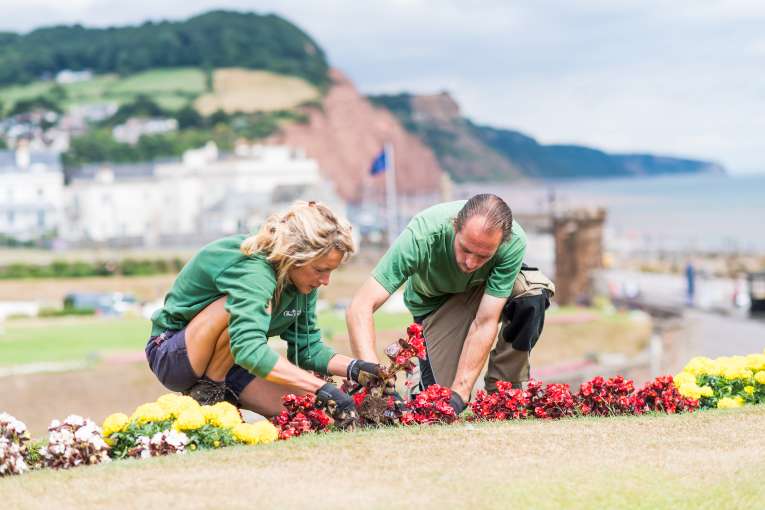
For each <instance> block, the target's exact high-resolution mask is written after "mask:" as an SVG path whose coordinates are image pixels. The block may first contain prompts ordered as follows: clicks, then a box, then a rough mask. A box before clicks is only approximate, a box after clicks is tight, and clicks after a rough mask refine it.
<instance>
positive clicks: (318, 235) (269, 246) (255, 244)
mask: <svg viewBox="0 0 765 510" xmlns="http://www.w3.org/2000/svg"><path fill="white" fill-rule="evenodd" d="M353 251H354V248H353V241H352V238H351V227H350V225H349V224H348V223H346V222H345V221H342V220H340V219H338V218H337V217H336V216H335V214H334V213H333V212H332V211H331V210H330V209H329V208H328V207H326V206H324V205H322V204H319V203H315V202H298V203H296V204H295V205H293V206H292V207H291V208H290V209H289V210H287V211H286V212H284V213H283V214H277V215H273V216H271V217H270V218H268V219H267V220H266V222H265V224H264V225H263V226H262V227H261V229H260V231H259V232H258V233H257V234H256V235H254V236H250V237H247V236H244V235H237V236H232V237H226V238H223V239H220V240H218V241H214V242H212V243H210V244H208V245H207V246H205V247H204V248H202V249H201V251H199V252H198V253H197V254H196V255H195V256H194V257H193V258H192V259H191V260H190V261H189V262H188V263H187V264H186V265H185V266H184V268H183V269H182V270H181V272H180V273H179V274H178V277H177V278H176V280H175V282H174V283H173V285H172V288H171V289H170V292H169V293H168V294H167V296H166V297H165V303H164V307H163V308H162V309H161V310H159V311H157V312H156V313H155V314H154V316H153V317H152V332H151V338H149V341H148V343H147V344H146V357H147V359H148V361H149V366H150V367H151V370H152V372H154V374H155V375H156V376H157V378H158V379H159V380H160V382H161V383H162V384H163V385H164V386H165V387H167V388H168V389H170V390H172V391H178V392H183V393H185V394H189V395H191V396H192V397H194V398H195V399H196V400H198V401H199V402H201V403H214V402H218V401H221V400H224V399H226V400H230V401H233V402H234V403H236V404H238V405H240V406H241V407H244V408H246V409H250V410H252V411H255V412H257V413H260V414H262V415H264V416H273V415H275V414H278V413H279V411H280V410H281V397H282V395H284V394H286V393H300V392H313V393H315V394H316V395H317V399H318V400H319V401H324V402H328V401H334V402H335V403H336V404H337V405H336V407H335V410H336V411H335V416H334V418H335V419H336V420H341V421H343V422H345V421H352V420H353V419H354V418H355V413H356V411H355V407H354V403H353V399H351V398H350V397H349V396H348V395H346V394H345V393H343V392H342V391H340V390H339V389H338V388H337V387H336V386H334V385H332V384H329V383H326V382H325V381H324V380H323V379H320V378H319V377H317V376H315V375H314V374H313V373H311V372H312V371H314V372H318V373H321V374H333V375H339V376H343V377H350V378H352V379H354V380H358V379H359V377H360V376H361V375H362V374H366V375H368V376H371V377H376V375H377V374H378V370H379V367H378V365H375V364H373V363H366V362H361V361H359V360H353V359H351V358H349V357H347V356H342V355H338V354H335V353H334V351H333V350H332V349H330V348H329V347H327V346H326V345H324V343H322V340H321V332H320V331H319V328H318V327H317V324H316V299H317V289H318V288H319V287H320V286H322V285H327V284H329V278H330V274H331V273H332V271H334V270H335V269H336V268H337V267H338V266H339V265H340V264H341V263H342V262H343V261H345V260H346V259H347V258H348V256H349V255H351V254H352V253H353ZM272 336H280V337H281V338H282V339H283V340H285V341H286V342H287V357H286V359H285V358H284V357H283V356H281V355H279V354H278V353H276V352H275V351H274V350H273V349H272V348H271V347H269V345H268V343H267V342H268V338H269V337H272Z"/></svg>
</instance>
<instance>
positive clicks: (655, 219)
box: [460, 174, 765, 254]
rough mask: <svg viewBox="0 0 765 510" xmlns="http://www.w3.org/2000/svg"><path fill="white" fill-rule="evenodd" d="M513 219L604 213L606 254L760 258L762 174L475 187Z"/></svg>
mask: <svg viewBox="0 0 765 510" xmlns="http://www.w3.org/2000/svg"><path fill="white" fill-rule="evenodd" d="M480 191H484V192H493V193H496V194H498V195H500V196H502V197H503V198H504V199H505V200H506V201H507V202H508V203H509V204H510V206H511V208H512V209H513V210H514V211H516V213H517V214H523V213H527V214H543V213H546V212H549V211H551V210H554V211H556V212H561V211H565V210H568V209H575V208H581V207H587V208H596V207H604V208H605V209H606V212H607V219H606V237H607V242H608V244H610V245H612V246H618V245H622V246H627V245H632V246H639V247H641V248H642V249H644V250H647V251H684V252H693V251H704V252H724V253H748V254H765V174H754V175H751V174H747V175H720V174H697V175H682V176H676V175H675V176H661V177H634V178H621V179H601V180H576V181H571V180H569V181H544V182H539V183H533V184H522V185H512V186H508V185H507V184H481V185H471V186H469V187H462V188H460V194H461V195H463V196H464V195H465V194H466V193H470V194H472V193H474V192H480Z"/></svg>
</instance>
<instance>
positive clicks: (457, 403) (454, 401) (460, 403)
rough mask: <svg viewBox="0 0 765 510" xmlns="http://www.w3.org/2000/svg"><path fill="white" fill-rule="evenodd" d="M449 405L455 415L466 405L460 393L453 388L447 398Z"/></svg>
mask: <svg viewBox="0 0 765 510" xmlns="http://www.w3.org/2000/svg"><path fill="white" fill-rule="evenodd" d="M449 405H450V406H452V409H454V414H456V415H457V416H459V415H460V413H461V412H462V411H464V410H465V408H466V407H467V405H466V404H465V401H464V400H462V397H460V394H459V393H457V392H456V391H454V390H452V396H451V398H450V399H449Z"/></svg>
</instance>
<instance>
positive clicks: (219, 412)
mask: <svg viewBox="0 0 765 510" xmlns="http://www.w3.org/2000/svg"><path fill="white" fill-rule="evenodd" d="M202 412H203V413H204V415H205V420H207V423H209V424H210V425H213V426H215V427H222V428H225V429H230V428H232V427H234V426H236V425H238V424H239V423H242V418H241V416H240V415H239V411H238V410H237V409H236V407H234V406H233V405H231V404H229V403H228V402H219V403H217V404H215V405H213V406H202Z"/></svg>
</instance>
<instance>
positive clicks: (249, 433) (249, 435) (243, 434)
mask: <svg viewBox="0 0 765 510" xmlns="http://www.w3.org/2000/svg"><path fill="white" fill-rule="evenodd" d="M231 432H232V434H234V438H235V439H236V440H237V441H239V442H240V443H244V444H258V442H259V441H260V439H259V437H258V431H257V430H255V425H253V424H252V423H240V424H239V425H237V426H235V427H234V428H233V429H231Z"/></svg>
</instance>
